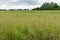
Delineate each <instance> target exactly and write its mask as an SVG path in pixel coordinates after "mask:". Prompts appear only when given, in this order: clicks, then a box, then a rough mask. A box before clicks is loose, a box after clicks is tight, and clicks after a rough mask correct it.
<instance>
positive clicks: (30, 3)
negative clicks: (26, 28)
mask: <svg viewBox="0 0 60 40" xmlns="http://www.w3.org/2000/svg"><path fill="white" fill-rule="evenodd" d="M44 2H56V3H58V4H59V3H60V0H0V9H10V8H12V9H14V8H15V9H17V8H18V9H19V8H22V9H25V8H26V9H31V8H34V7H37V6H39V5H41V4H42V3H44Z"/></svg>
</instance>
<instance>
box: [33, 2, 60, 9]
mask: <svg viewBox="0 0 60 40" xmlns="http://www.w3.org/2000/svg"><path fill="white" fill-rule="evenodd" d="M32 10H60V6H59V5H58V4H57V3H54V2H51V3H43V4H42V6H41V7H37V8H34V9H32Z"/></svg>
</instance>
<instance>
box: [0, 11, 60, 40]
mask: <svg viewBox="0 0 60 40" xmlns="http://www.w3.org/2000/svg"><path fill="white" fill-rule="evenodd" d="M0 40H60V11H0Z"/></svg>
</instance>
